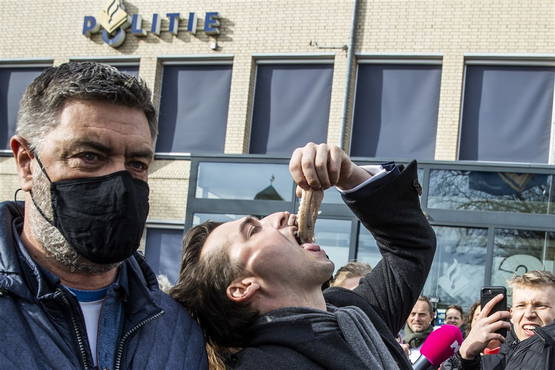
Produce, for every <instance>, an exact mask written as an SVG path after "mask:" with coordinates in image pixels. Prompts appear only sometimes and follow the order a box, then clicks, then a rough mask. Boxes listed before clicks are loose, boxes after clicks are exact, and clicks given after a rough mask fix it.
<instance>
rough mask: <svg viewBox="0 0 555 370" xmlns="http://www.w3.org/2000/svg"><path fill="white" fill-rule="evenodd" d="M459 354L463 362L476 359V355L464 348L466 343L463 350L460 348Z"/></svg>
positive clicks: (462, 347)
mask: <svg viewBox="0 0 555 370" xmlns="http://www.w3.org/2000/svg"><path fill="white" fill-rule="evenodd" d="M459 354H460V356H461V358H462V359H463V360H473V359H474V358H476V354H475V353H473V352H472V351H469V350H468V348H466V347H465V346H464V343H463V345H462V346H461V348H459Z"/></svg>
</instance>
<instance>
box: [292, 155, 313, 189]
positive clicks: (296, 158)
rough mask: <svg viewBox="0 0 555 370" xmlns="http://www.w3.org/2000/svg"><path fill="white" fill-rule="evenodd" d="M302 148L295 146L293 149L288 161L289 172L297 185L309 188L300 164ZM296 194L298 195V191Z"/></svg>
mask: <svg viewBox="0 0 555 370" xmlns="http://www.w3.org/2000/svg"><path fill="white" fill-rule="evenodd" d="M303 149H304V148H297V149H295V150H294V151H293V154H292V155H291V160H290V161H289V172H290V173H291V177H292V178H293V181H294V182H295V184H297V185H299V186H300V187H301V188H303V189H309V186H308V183H307V181H306V178H305V177H304V174H303V168H302V165H301V161H302V157H303ZM297 196H298V197H300V195H299V193H297Z"/></svg>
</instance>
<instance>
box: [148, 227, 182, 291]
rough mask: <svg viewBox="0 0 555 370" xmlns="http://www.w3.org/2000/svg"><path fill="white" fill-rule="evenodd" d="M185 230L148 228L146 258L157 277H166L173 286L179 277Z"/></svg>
mask: <svg viewBox="0 0 555 370" xmlns="http://www.w3.org/2000/svg"><path fill="white" fill-rule="evenodd" d="M182 238H183V230H174V229H154V228H148V229H147V234H146V247H145V258H146V260H147V262H148V264H149V266H150V267H151V268H152V270H153V271H154V273H156V274H157V275H166V276H167V277H168V279H169V281H170V282H171V283H172V284H175V282H176V280H177V278H178V276H179V267H180V263H181V249H182V242H181V240H182Z"/></svg>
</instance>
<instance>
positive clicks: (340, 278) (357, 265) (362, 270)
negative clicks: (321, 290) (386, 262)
mask: <svg viewBox="0 0 555 370" xmlns="http://www.w3.org/2000/svg"><path fill="white" fill-rule="evenodd" d="M370 271H372V267H370V265H369V264H367V263H364V262H349V263H347V264H346V265H345V266H341V267H340V268H339V270H337V272H336V273H335V276H334V277H333V280H332V282H331V286H339V287H342V288H345V289H350V290H353V289H355V288H356V287H357V286H358V284H359V282H360V279H361V278H363V277H364V276H365V275H366V274H368V273H369V272H370Z"/></svg>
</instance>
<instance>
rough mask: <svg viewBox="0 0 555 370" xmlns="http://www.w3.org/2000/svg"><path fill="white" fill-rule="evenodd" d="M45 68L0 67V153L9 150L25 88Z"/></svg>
mask: <svg viewBox="0 0 555 370" xmlns="http://www.w3.org/2000/svg"><path fill="white" fill-rule="evenodd" d="M45 68H46V67H43V66H40V67H39V66H30V67H23V66H22V67H11V66H10V67H3V66H1V65H0V151H3V150H9V149H10V144H9V141H10V138H11V137H12V136H13V135H14V134H15V129H16V123H17V122H16V121H17V111H18V110H19V101H20V100H21V97H22V96H23V93H24V92H25V88H27V86H28V85H29V84H30V83H31V82H32V81H33V80H34V79H35V78H36V77H38V76H39V75H40V74H41V73H42V71H44V69H45Z"/></svg>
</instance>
